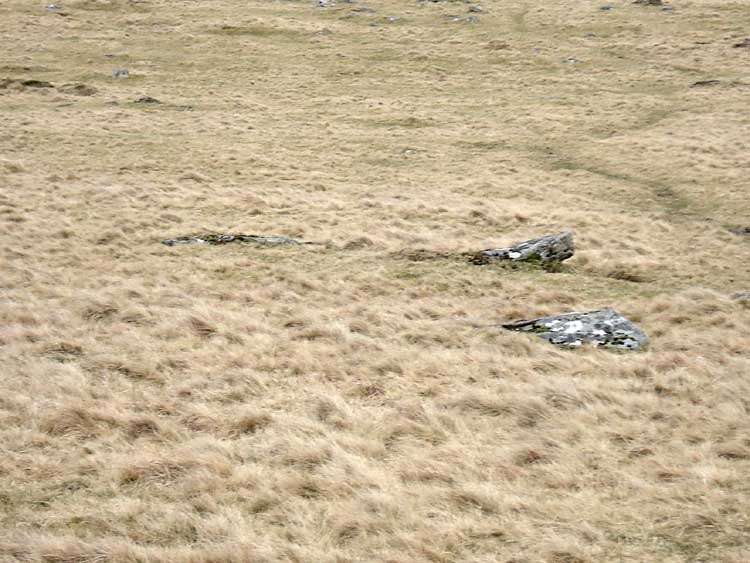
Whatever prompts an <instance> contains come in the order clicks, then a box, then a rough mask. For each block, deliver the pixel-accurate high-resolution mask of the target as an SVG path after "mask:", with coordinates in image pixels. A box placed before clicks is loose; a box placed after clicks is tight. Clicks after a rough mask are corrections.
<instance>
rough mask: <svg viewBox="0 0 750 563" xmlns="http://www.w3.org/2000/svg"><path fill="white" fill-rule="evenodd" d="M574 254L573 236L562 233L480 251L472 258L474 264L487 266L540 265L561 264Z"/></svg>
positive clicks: (568, 233)
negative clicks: (499, 263)
mask: <svg viewBox="0 0 750 563" xmlns="http://www.w3.org/2000/svg"><path fill="white" fill-rule="evenodd" d="M574 252H575V246H574V245H573V234H572V233H570V232H564V233H560V234H557V235H548V236H545V237H541V238H537V239H532V240H527V241H525V242H522V243H520V244H517V245H516V246H511V247H506V248H494V249H488V250H482V251H481V252H479V253H478V254H476V255H475V256H473V257H472V262H474V263H475V264H487V263H488V262H490V261H492V260H512V261H514V262H520V261H538V262H540V263H542V264H548V263H555V262H562V261H563V260H567V259H568V258H570V257H571V256H573V253H574Z"/></svg>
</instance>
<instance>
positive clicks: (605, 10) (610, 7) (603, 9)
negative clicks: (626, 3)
mask: <svg viewBox="0 0 750 563" xmlns="http://www.w3.org/2000/svg"><path fill="white" fill-rule="evenodd" d="M599 9H600V10H601V11H602V12H609V11H610V10H612V9H614V6H610V5H609V4H607V5H605V6H599Z"/></svg>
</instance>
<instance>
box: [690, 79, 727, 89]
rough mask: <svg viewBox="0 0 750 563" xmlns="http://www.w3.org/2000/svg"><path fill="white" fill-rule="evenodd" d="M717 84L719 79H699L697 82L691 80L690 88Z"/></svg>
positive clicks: (719, 82)
mask: <svg viewBox="0 0 750 563" xmlns="http://www.w3.org/2000/svg"><path fill="white" fill-rule="evenodd" d="M718 84H721V81H720V80H699V81H698V82H693V83H692V84H691V85H690V88H703V87H705V86H717V85H718Z"/></svg>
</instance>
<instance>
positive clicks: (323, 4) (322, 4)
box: [318, 0, 336, 8]
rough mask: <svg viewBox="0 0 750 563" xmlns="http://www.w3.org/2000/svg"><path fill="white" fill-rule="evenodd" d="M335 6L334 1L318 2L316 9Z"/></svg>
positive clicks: (320, 0)
mask: <svg viewBox="0 0 750 563" xmlns="http://www.w3.org/2000/svg"><path fill="white" fill-rule="evenodd" d="M335 5H336V2H335V0H318V8H333V7H334V6H335Z"/></svg>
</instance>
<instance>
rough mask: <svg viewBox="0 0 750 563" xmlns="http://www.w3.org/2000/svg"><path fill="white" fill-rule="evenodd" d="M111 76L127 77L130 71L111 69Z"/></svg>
mask: <svg viewBox="0 0 750 563" xmlns="http://www.w3.org/2000/svg"><path fill="white" fill-rule="evenodd" d="M112 76H113V77H114V78H128V77H129V76H130V72H128V70H127V69H117V70H113V71H112Z"/></svg>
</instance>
